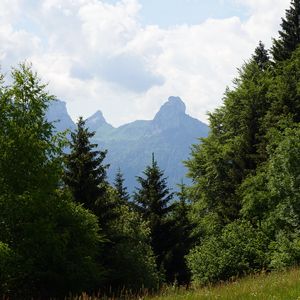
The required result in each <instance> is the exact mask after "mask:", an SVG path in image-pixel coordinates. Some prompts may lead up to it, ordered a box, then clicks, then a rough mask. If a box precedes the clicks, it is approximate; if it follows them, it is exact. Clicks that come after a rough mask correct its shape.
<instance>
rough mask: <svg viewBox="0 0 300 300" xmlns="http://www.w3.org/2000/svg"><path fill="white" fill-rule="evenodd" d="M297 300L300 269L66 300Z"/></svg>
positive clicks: (299, 297) (299, 288) (298, 298)
mask: <svg viewBox="0 0 300 300" xmlns="http://www.w3.org/2000/svg"><path fill="white" fill-rule="evenodd" d="M0 299H1V298H0ZM119 299H122V300H132V299H135V300H202V299H204V300H214V299H218V300H249V299H261V300H281V299H282V300H300V268H294V269H291V270H288V271H284V272H273V273H269V274H261V275H255V276H248V277H245V278H243V279H240V280H237V281H235V282H230V283H222V284H218V285H215V286H210V287H202V288H193V289H189V290H186V289H183V288H181V289H180V288H172V287H166V288H164V289H162V290H161V291H160V293H159V294H158V295H156V296H133V294H130V293H125V291H124V296H123V297H121V298H120V297H105V298H103V297H99V296H98V297H97V296H88V295H87V294H83V295H81V296H77V297H68V298H66V300H119Z"/></svg>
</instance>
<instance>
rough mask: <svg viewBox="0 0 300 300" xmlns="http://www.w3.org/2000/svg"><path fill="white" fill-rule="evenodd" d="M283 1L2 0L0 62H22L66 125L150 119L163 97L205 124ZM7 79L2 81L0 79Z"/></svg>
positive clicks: (7, 65) (267, 33) (4, 66)
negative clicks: (95, 118)
mask: <svg viewBox="0 0 300 300" xmlns="http://www.w3.org/2000/svg"><path fill="white" fill-rule="evenodd" d="M289 4H290V0H0V66H1V71H2V72H3V73H5V74H9V71H10V69H11V67H15V66H17V65H18V63H20V62H24V61H27V62H30V63H32V65H33V69H34V70H35V71H37V73H38V75H39V77H40V78H41V79H42V81H43V82H46V83H48V90H49V92H50V93H51V94H53V95H55V96H56V97H57V98H58V99H60V100H63V101H65V102H66V103H67V109H68V112H69V114H70V115H71V117H72V118H73V120H76V119H77V118H78V116H83V117H85V118H86V117H89V116H90V115H92V114H93V113H94V112H96V111H97V110H101V111H102V112H103V114H104V117H105V118H106V120H107V121H108V122H109V123H111V124H112V125H114V126H120V125H122V124H125V123H128V122H131V121H134V120H137V119H152V118H153V116H154V115H155V113H156V112H157V111H158V110H159V108H160V106H161V105H162V104H163V103H164V102H165V101H166V100H167V99H168V97H169V96H179V97H181V99H182V100H183V101H184V102H185V104H186V107H187V113H188V114H190V115H191V116H193V117H195V118H198V119H200V120H202V121H204V122H207V112H209V111H210V112H211V111H213V110H214V109H215V108H217V107H218V106H220V105H221V104H222V98H223V95H224V91H225V89H226V87H227V86H231V83H232V80H233V79H234V77H236V76H237V68H239V67H241V66H242V65H243V63H245V62H246V61H247V60H248V59H249V58H250V57H251V55H252V53H253V51H254V49H255V47H256V46H257V45H258V42H259V41H260V40H261V41H262V42H263V43H264V44H265V45H266V46H267V47H268V48H269V47H270V46H271V44H272V37H274V38H276V37H277V35H278V34H277V32H278V29H279V26H280V23H281V17H283V16H284V15H285V9H287V8H288V7H289ZM7 76H8V75H7Z"/></svg>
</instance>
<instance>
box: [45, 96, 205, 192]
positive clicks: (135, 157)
mask: <svg viewBox="0 0 300 300" xmlns="http://www.w3.org/2000/svg"><path fill="white" fill-rule="evenodd" d="M58 101H59V102H62V101H60V100H58ZM63 103H64V102H63ZM57 108H58V109H62V110H63V111H59V112H57V114H55V109H57ZM50 111H51V114H49V116H50V117H51V118H48V120H49V121H54V120H55V115H57V116H58V117H60V118H62V120H60V122H58V123H55V124H54V125H55V126H56V128H57V130H59V131H62V129H71V130H73V129H74V128H75V124H74V122H73V121H72V123H73V124H71V123H70V116H69V115H68V113H67V110H66V106H65V103H64V104H56V105H55V106H54V107H51V108H50ZM64 117H65V120H64ZM57 125H59V126H57ZM67 125H68V126H70V128H63V127H64V126H67ZM86 126H87V127H88V128H89V130H90V131H94V132H95V136H94V137H93V139H92V142H93V143H97V144H98V147H99V148H100V149H102V150H103V149H107V150H108V153H107V157H106V159H105V163H108V164H110V168H109V170H108V179H109V181H110V182H113V180H114V176H115V174H116V172H117V170H118V168H120V169H121V171H122V172H123V174H124V177H125V184H126V186H127V187H128V190H129V191H130V192H132V191H133V190H134V188H135V186H136V176H142V175H143V171H144V169H145V167H146V166H147V165H149V164H150V163H151V157H152V153H155V157H156V159H157V161H158V164H159V166H160V167H161V169H162V170H164V173H165V176H166V177H168V183H169V186H170V187H171V188H173V189H176V184H178V183H180V182H181V181H182V180H183V179H185V173H186V169H185V167H184V165H183V163H182V161H183V160H186V159H187V158H188V157H189V154H190V151H191V146H192V144H196V143H198V142H199V141H198V140H199V138H201V137H205V136H207V135H208V132H209V127H208V126H207V125H206V124H205V123H203V122H201V121H199V120H198V119H195V118H192V117H191V116H189V115H188V114H186V106H185V104H184V102H183V101H182V100H181V98H180V97H174V96H171V97H169V98H168V100H167V101H166V102H165V103H164V104H163V105H162V106H161V107H160V109H159V111H158V112H157V113H156V114H155V116H154V117H153V119H152V120H136V121H133V122H130V123H127V124H124V125H121V126H119V127H113V126H112V125H111V124H109V123H108V122H107V121H106V119H105V117H104V116H103V113H102V112H101V111H100V110H98V111H96V112H95V113H94V114H93V115H92V116H90V117H89V118H87V119H86ZM185 180H186V179H185Z"/></svg>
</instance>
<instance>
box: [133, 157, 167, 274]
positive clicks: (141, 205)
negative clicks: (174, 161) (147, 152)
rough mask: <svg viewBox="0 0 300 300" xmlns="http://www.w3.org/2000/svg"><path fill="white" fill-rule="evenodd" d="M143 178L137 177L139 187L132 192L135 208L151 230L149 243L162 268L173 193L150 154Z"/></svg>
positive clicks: (159, 266)
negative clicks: (149, 161)
mask: <svg viewBox="0 0 300 300" xmlns="http://www.w3.org/2000/svg"><path fill="white" fill-rule="evenodd" d="M144 175H145V178H143V177H137V181H138V183H139V184H140V188H137V191H136V192H135V194H134V200H135V202H136V204H137V209H138V210H139V211H140V212H141V214H142V216H143V217H144V219H145V220H146V221H148V222H149V227H150V231H151V244H152V248H153V251H154V254H155V256H156V263H157V266H158V268H159V269H163V268H164V260H165V258H166V255H167V252H168V249H169V244H168V241H169V237H170V236H169V235H170V224H169V222H168V218H167V217H168V214H169V212H170V211H171V209H172V205H170V201H171V199H172V198H173V194H172V193H170V191H169V189H168V187H167V180H166V178H164V177H163V176H164V174H163V171H161V170H160V168H159V166H158V164H157V161H156V160H155V158H154V154H153V155H152V164H151V165H150V166H147V167H146V170H145V171H144Z"/></svg>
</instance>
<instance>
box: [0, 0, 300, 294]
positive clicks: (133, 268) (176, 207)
mask: <svg viewBox="0 0 300 300" xmlns="http://www.w3.org/2000/svg"><path fill="white" fill-rule="evenodd" d="M299 17H300V2H299V0H297V1H296V0H295V1H292V2H291V7H290V8H289V9H288V10H287V11H286V17H285V18H283V19H282V28H281V30H280V32H279V38H278V39H276V40H274V41H273V46H272V48H271V49H270V51H269V50H267V49H265V46H264V44H263V43H262V42H259V45H258V47H257V48H256V49H255V51H254V54H253V55H252V57H251V58H250V59H249V61H248V62H246V63H245V64H244V65H243V66H242V67H241V68H240V69H239V74H238V77H237V78H236V79H235V80H234V86H233V88H231V89H227V90H226V92H225V97H224V104H223V105H222V106H221V107H220V108H218V109H216V110H215V111H214V112H213V113H210V114H209V120H210V128H211V131H210V134H209V136H208V137H207V138H204V139H202V140H201V142H200V143H199V144H197V145H194V146H193V148H192V150H191V151H192V152H191V157H190V158H189V160H188V161H187V162H186V165H187V167H188V170H189V171H188V176H189V177H190V178H191V179H192V184H191V185H190V186H188V187H187V186H185V185H183V184H181V185H179V187H178V190H179V191H178V192H172V190H171V189H170V188H169V187H168V184H167V178H165V177H164V173H163V170H161V169H160V167H159V165H158V163H157V161H156V159H155V156H154V154H153V157H152V161H151V162H150V164H149V166H147V167H146V168H145V171H144V172H143V174H142V176H138V177H137V185H138V187H137V188H136V191H135V192H134V194H133V195H132V196H131V195H129V193H128V191H127V188H126V186H125V185H124V177H123V174H122V172H121V170H119V171H118V172H117V174H116V177H115V181H114V183H113V184H110V183H109V182H108V181H107V176H106V173H107V170H108V168H109V166H108V165H107V164H105V157H106V153H107V152H106V150H99V146H100V147H101V145H96V144H93V142H92V141H93V136H94V133H93V132H91V131H90V130H89V128H87V127H86V124H85V121H84V120H83V119H82V118H79V120H78V122H77V128H76V130H75V131H74V132H71V134H70V135H69V134H67V133H56V132H55V130H54V127H53V124H51V123H49V122H48V121H47V120H46V118H45V114H46V111H47V108H48V106H49V105H50V104H51V102H52V101H55V100H54V97H53V96H51V95H49V93H48V92H47V91H46V86H45V85H44V84H42V83H41V81H40V79H39V78H38V76H37V75H36V74H35V73H34V72H33V71H32V68H31V66H30V65H27V64H21V65H20V66H19V67H18V68H16V69H12V72H11V79H10V81H9V82H10V84H7V83H6V82H5V77H4V76H2V75H1V76H0V295H8V296H9V297H11V298H12V299H31V298H32V297H33V298H41V299H47V298H50V297H64V296H65V295H67V294H68V293H73V294H76V293H81V292H83V291H86V292H90V293H98V292H100V293H103V294H104V293H106V294H109V293H115V294H118V293H119V294H120V293H121V292H122V291H123V290H124V289H127V290H131V291H132V292H135V291H140V290H141V289H148V290H153V291H155V290H156V289H158V288H159V287H160V286H161V285H162V284H164V283H169V284H180V285H183V284H189V283H190V281H191V280H192V281H193V282H195V283H200V284H207V283H212V282H217V281H220V280H227V279H229V278H235V277H238V276H243V275H245V274H248V273H253V272H257V271H261V270H273V269H279V268H285V267H288V266H292V265H297V264H299V263H300V246H299V245H300V202H299V200H300V189H299V187H300V182H299V180H300V126H299V122H300V92H299V91H300V89H299V79H300V49H299V47H298V45H299V42H300V38H299V37H300V33H299V32H300V30H299V28H300V26H299V20H300V18H299ZM66 136H67V137H69V139H67V138H66ZM65 152H67V153H65Z"/></svg>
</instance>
